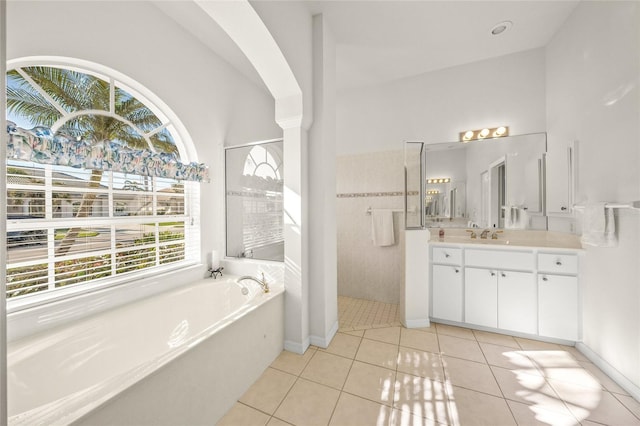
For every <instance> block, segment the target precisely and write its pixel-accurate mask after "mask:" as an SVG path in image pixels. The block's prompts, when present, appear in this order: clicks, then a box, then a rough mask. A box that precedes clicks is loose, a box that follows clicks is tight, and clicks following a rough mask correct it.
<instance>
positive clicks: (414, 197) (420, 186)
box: [404, 142, 425, 229]
mask: <svg viewBox="0 0 640 426" xmlns="http://www.w3.org/2000/svg"><path fill="white" fill-rule="evenodd" d="M424 166H425V149H424V142H405V143H404V186H405V198H404V217H405V228H406V229H422V228H424V225H425V221H424V207H423V203H424V199H425V198H424V197H425V194H424V188H425V180H424V179H425V178H424V176H425V171H424Z"/></svg>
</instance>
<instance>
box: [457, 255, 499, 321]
mask: <svg viewBox="0 0 640 426" xmlns="http://www.w3.org/2000/svg"><path fill="white" fill-rule="evenodd" d="M464 277H465V280H464V284H465V292H464V318H465V322H467V323H469V324H476V325H482V326H485V327H493V328H497V327H498V273H497V272H496V271H495V270H493V269H481V268H470V267H466V268H464Z"/></svg>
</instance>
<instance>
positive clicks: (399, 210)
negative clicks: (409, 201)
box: [365, 207, 417, 215]
mask: <svg viewBox="0 0 640 426" xmlns="http://www.w3.org/2000/svg"><path fill="white" fill-rule="evenodd" d="M376 210H387V211H388V210H391V211H392V212H394V213H402V212H404V209H376ZM416 210H417V209H416V208H415V207H411V208H410V209H408V212H409V213H411V214H415V213H416ZM365 213H366V214H368V215H370V214H371V207H368V208H367V210H366V211H365Z"/></svg>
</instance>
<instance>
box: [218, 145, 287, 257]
mask: <svg viewBox="0 0 640 426" xmlns="http://www.w3.org/2000/svg"><path fill="white" fill-rule="evenodd" d="M282 154H283V151H282V141H281V140H278V141H267V142H261V143H255V144H250V145H245V146H241V147H231V148H227V149H226V150H225V185H226V219H227V221H226V222H227V256H229V257H249V258H255V259H262V260H275V261H284V236H283V199H282V194H283V155H282Z"/></svg>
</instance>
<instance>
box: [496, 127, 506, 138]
mask: <svg viewBox="0 0 640 426" xmlns="http://www.w3.org/2000/svg"><path fill="white" fill-rule="evenodd" d="M506 131H507V129H506V128H505V127H504V126H501V127H498V128H497V129H496V131H495V132H493V136H494V137H496V138H499V137H500V136H502V135H504V133H505V132H506Z"/></svg>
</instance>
